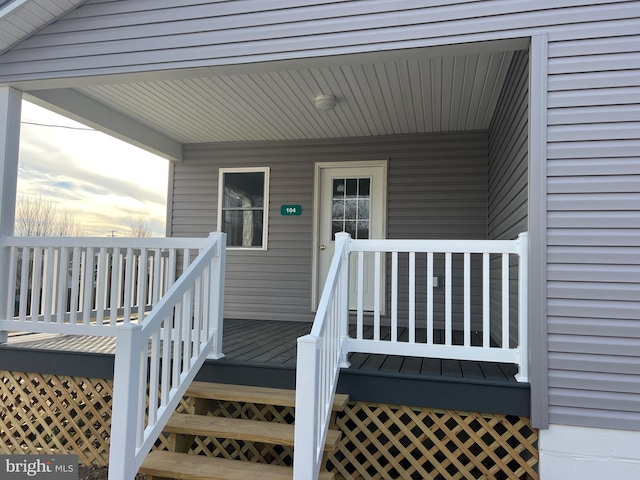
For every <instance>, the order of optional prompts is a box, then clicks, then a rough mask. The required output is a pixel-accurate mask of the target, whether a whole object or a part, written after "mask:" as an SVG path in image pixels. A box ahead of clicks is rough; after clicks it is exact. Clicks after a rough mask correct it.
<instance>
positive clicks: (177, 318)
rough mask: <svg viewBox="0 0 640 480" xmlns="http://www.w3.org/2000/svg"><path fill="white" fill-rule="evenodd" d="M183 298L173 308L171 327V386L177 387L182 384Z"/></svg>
mask: <svg viewBox="0 0 640 480" xmlns="http://www.w3.org/2000/svg"><path fill="white" fill-rule="evenodd" d="M183 300H184V297H182V300H180V301H179V302H176V306H175V307H174V310H173V314H174V317H173V326H172V328H171V330H172V335H171V337H172V338H173V350H172V351H173V358H172V360H173V375H172V378H171V386H172V387H176V386H177V385H179V384H180V366H181V365H182V362H181V356H180V354H181V351H182V302H183Z"/></svg>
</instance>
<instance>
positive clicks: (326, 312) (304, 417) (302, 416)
mask: <svg viewBox="0 0 640 480" xmlns="http://www.w3.org/2000/svg"><path fill="white" fill-rule="evenodd" d="M348 242H349V234H346V233H338V234H337V235H336V248H335V254H334V257H333V260H332V262H331V267H330V268H329V273H328V275H327V281H326V283H325V286H324V289H323V292H322V297H321V300H320V304H319V305H318V310H317V314H316V319H315V321H314V323H313V327H312V329H311V333H310V334H309V335H306V336H304V337H301V338H299V339H298V358H297V369H296V411H295V416H296V421H295V449H294V461H293V478H295V479H296V480H315V479H316V478H318V472H319V471H320V466H321V462H322V456H323V451H324V443H325V438H326V436H327V431H328V427H329V420H330V418H331V409H332V405H333V397H334V395H335V392H336V386H337V385H338V374H339V373H340V368H342V367H348V366H349V364H348V362H347V351H346V343H345V342H346V340H347V335H348V330H347V328H348V323H349V298H348V297H349V250H348V246H349V243H348ZM299 439H304V440H303V441H299Z"/></svg>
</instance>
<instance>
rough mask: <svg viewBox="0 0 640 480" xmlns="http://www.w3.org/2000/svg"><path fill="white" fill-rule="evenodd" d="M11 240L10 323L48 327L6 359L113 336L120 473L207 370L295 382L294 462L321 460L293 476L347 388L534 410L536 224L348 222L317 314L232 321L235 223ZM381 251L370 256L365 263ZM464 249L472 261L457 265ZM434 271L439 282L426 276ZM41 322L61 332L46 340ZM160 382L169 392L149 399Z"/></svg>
mask: <svg viewBox="0 0 640 480" xmlns="http://www.w3.org/2000/svg"><path fill="white" fill-rule="evenodd" d="M4 242H5V243H4V249H3V254H4V255H5V259H6V265H7V266H8V271H9V275H8V277H7V287H6V290H5V292H8V293H9V294H10V295H7V297H5V298H13V297H15V298H16V302H7V303H6V304H5V305H4V306H3V308H2V311H3V312H5V314H6V316H5V319H4V320H2V322H1V323H0V326H1V327H2V329H3V330H4V331H5V332H9V331H26V332H33V333H34V334H35V336H30V335H12V336H11V341H10V342H9V344H8V345H7V346H5V347H3V349H2V353H3V358H5V359H8V358H10V357H11V356H12V355H16V354H18V352H19V351H23V352H24V351H27V352H33V351H34V350H35V351H40V352H41V353H42V352H44V351H45V350H43V349H42V344H41V343H40V342H42V341H45V342H47V341H49V342H54V344H57V347H54V348H53V350H54V351H56V353H55V355H59V353H60V352H59V351H60V350H62V351H64V350H65V349H66V348H68V347H65V345H69V338H68V336H67V335H68V334H72V335H82V336H87V337H85V338H86V340H82V341H80V342H77V341H76V342H74V343H75V346H72V347H71V348H72V349H79V350H80V352H79V353H86V352H85V351H86V350H88V349H91V348H92V344H94V345H95V344H96V342H97V343H98V344H99V345H101V346H100V347H99V349H100V354H102V355H107V356H108V357H111V355H112V353H111V352H112V351H113V348H114V346H115V354H114V355H113V369H114V373H113V378H114V406H113V408H114V416H117V417H118V418H123V417H125V418H129V420H128V421H127V423H126V424H121V423H116V424H115V425H114V427H113V428H114V430H113V438H114V441H113V442H112V451H111V458H112V462H114V463H113V464H112V466H115V467H118V468H117V469H114V471H115V472H118V471H120V473H114V475H121V476H122V475H124V476H125V477H128V476H129V474H130V473H132V472H134V471H136V470H137V468H138V466H139V465H140V462H142V460H143V459H144V457H145V456H146V453H147V452H148V451H149V449H150V448H151V447H152V445H153V444H154V442H155V439H156V438H157V436H158V434H159V433H160V431H161V430H162V428H163V426H164V423H165V422H166V421H167V419H168V418H169V416H170V415H171V413H172V412H173V410H174V409H175V408H176V407H177V406H178V405H179V402H180V400H181V397H182V395H183V394H184V393H185V392H186V391H187V389H188V387H189V384H190V383H191V381H192V380H193V379H195V378H196V375H199V376H200V377H201V378H208V379H209V380H212V379H213V380H215V381H220V380H223V381H231V379H236V381H238V379H240V382H241V383H250V384H251V383H264V382H265V378H271V377H273V378H274V380H273V382H274V383H278V382H284V383H288V385H289V386H295V389H296V396H297V398H296V415H297V417H296V418H297V419H298V420H297V421H296V450H295V452H296V453H295V455H296V458H297V457H298V456H299V455H303V454H304V453H307V455H309V454H310V456H311V458H310V459H309V458H306V457H303V458H302V459H297V460H295V461H294V469H295V468H300V466H303V467H306V466H309V465H310V466H311V467H310V471H303V472H302V473H300V472H298V473H297V474H294V475H296V478H305V477H307V478H315V477H316V476H317V473H318V469H319V468H320V464H321V462H322V456H320V457H318V456H317V455H316V454H315V453H313V452H315V451H316V447H315V446H314V445H317V442H323V440H322V435H323V433H322V432H323V431H324V432H325V434H326V428H327V427H328V421H329V415H330V411H326V410H324V408H323V407H324V406H325V405H327V404H329V405H330V404H331V403H332V400H331V399H332V398H333V396H334V395H335V393H336V390H337V389H344V390H346V391H347V393H350V394H351V393H352V391H353V394H354V395H355V398H361V399H362V400H363V401H372V400H373V399H376V400H377V401H386V402H392V403H398V402H399V403H401V404H406V405H418V406H423V405H425V404H431V406H434V407H436V408H447V409H451V408H464V407H465V406H466V407H467V408H468V409H469V410H473V411H480V410H483V411H489V410H494V411H498V412H500V413H502V414H505V413H510V414H515V413H520V414H522V412H526V411H527V410H528V405H527V399H528V389H527V388H526V385H524V386H522V387H521V386H520V385H519V384H517V383H515V382H514V380H513V379H511V378H509V376H510V375H512V374H513V373H515V371H516V370H519V371H518V375H517V378H518V379H519V380H520V381H521V382H526V372H527V362H526V356H525V355H522V352H523V351H526V331H527V328H526V321H527V315H526V286H527V282H526V279H527V255H526V252H527V241H526V234H523V235H521V236H520V238H519V239H518V240H513V241H490V240H482V241H460V240H458V241H454V240H450V241H433V240H431V241H429V240H426V241H425V240H423V241H419V240H414V241H396V240H352V239H351V238H350V237H349V235H348V234H346V233H338V234H337V235H336V245H335V253H334V255H333V260H332V263H331V267H330V269H329V272H328V274H327V282H326V284H325V287H324V289H323V292H322V295H321V298H320V301H319V306H318V312H317V314H316V319H315V321H314V322H313V324H312V325H310V324H309V323H306V322H276V321H263V322H255V321H247V320H244V321H243V320H228V321H227V322H225V321H224V319H223V298H224V295H223V291H224V284H225V261H224V260H225V256H226V247H225V235H224V234H212V235H211V236H210V238H209V239H206V240H202V239H164V240H163V239H159V240H153V239H151V240H132V239H64V238H60V239H55V238H54V239H47V238H40V239H34V238H13V239H11V238H5V240H4ZM83 244H87V245H89V246H82V245H83ZM145 244H148V246H145ZM192 251H193V253H192ZM195 253H197V256H195V258H194V255H195ZM369 254H370V255H372V256H373V259H372V260H373V265H374V268H373V269H372V270H370V269H369V268H368V267H366V265H365V264H366V263H367V260H366V257H365V255H369ZM401 256H406V261H407V264H406V265H403V266H401V265H402V264H403V262H401V261H399V258H400V257H401ZM422 257H424V258H423V260H425V262H426V263H424V265H423V264H422V262H421V261H419V260H420V259H421V258H422ZM436 257H442V260H443V262H444V264H443V267H444V269H443V276H442V280H441V282H443V283H444V294H443V295H442V296H441V298H439V299H436V296H435V295H434V294H433V292H434V289H435V286H434V278H436V277H434V276H433V272H434V264H435V263H437V262H435V260H434V258H436ZM475 257H477V258H475ZM472 260H473V261H472ZM458 262H460V266H461V270H460V271H458V272H455V271H454V268H453V266H454V265H455V264H456V263H458ZM383 264H384V265H385V268H384V269H383V268H382V265H383ZM387 270H388V272H387ZM423 270H424V271H423ZM383 274H384V275H385V277H386V276H387V274H388V278H389V288H388V291H389V296H390V298H388V299H387V300H388V304H389V307H388V311H387V312H386V313H385V314H384V315H383V308H382V307H381V295H379V294H375V295H374V296H373V297H374V304H373V307H374V309H373V311H367V310H365V308H364V295H365V287H364V286H365V278H366V276H367V275H372V276H373V277H374V278H373V284H374V285H375V286H376V288H375V291H377V292H380V291H382V290H381V289H380V288H379V285H381V284H382V282H383ZM425 274H426V287H427V288H426V291H424V289H423V288H422V287H421V286H420V285H419V283H418V282H417V281H416V279H417V278H420V277H424V275H425ZM474 279H476V280H478V279H480V282H479V283H476V282H475V281H474ZM492 284H497V285H499V286H498V287H495V286H494V287H492ZM351 289H353V291H354V293H353V294H352V293H350V290H351ZM385 290H386V289H385ZM474 291H475V293H474ZM492 292H493V293H494V294H492ZM405 297H406V298H405ZM514 299H515V302H514ZM512 302H514V303H512ZM439 303H441V305H440V307H438V306H437V305H438V304H439ZM476 303H478V305H475V304H476ZM352 304H353V305H355V308H354V309H353V310H351V307H350V305H352ZM496 304H497V305H498V307H496V306H495V305H496ZM454 305H459V306H460V309H459V315H458V314H457V313H456V309H454ZM511 305H514V306H515V307H516V308H515V309H514V310H513V311H515V314H512V308H510V306H511ZM438 311H440V312H441V313H442V318H440V319H438V316H437V315H436V313H437V312H438ZM474 312H481V313H479V314H477V315H476V314H475V313H474ZM423 313H424V318H422V314H423ZM226 323H228V326H227V328H225V324H226ZM225 331H226V334H225V333H223V332H225ZM43 333H48V334H53V335H54V336H53V337H50V338H49V339H45V338H38V335H42V334H43ZM104 337H111V338H112V339H113V341H111V342H104V341H103V338H104ZM225 339H226V344H227V345H226V347H225V344H224V341H225ZM39 343H40V344H39ZM225 348H228V355H227V353H225ZM46 350H47V353H48V354H50V351H51V348H49V349H46ZM407 355H409V356H407ZM226 356H228V357H230V358H227V359H226V360H221V359H222V358H223V357H225V358H226ZM207 357H208V358H209V359H211V360H207ZM294 363H295V368H294ZM500 363H511V364H513V365H514V367H511V368H510V367H501V366H500V365H499V364H500ZM351 364H353V369H351V368H350V367H351ZM347 372H348V373H347ZM351 372H353V373H351ZM265 375H267V377H265ZM294 378H295V381H294ZM292 383H293V385H292ZM147 389H148V392H157V393H156V394H153V393H149V394H148V397H147ZM433 391H436V392H438V393H437V395H435V396H434V395H433V394H432V393H430V392H433ZM376 392H377V393H376ZM385 392H394V393H393V394H392V395H391V396H389V395H388V393H385ZM505 393H508V394H506V395H505ZM461 398H468V399H472V401H470V402H469V403H466V404H465V403H464V402H461ZM498 399H500V400H498ZM505 400H506V401H507V402H504V401H505ZM514 400H515V401H514ZM511 401H513V403H510V402H511ZM310 432H317V435H316V434H311V433H310ZM120 445H124V447H128V448H124V447H120ZM305 446H306V447H307V450H306V451H305V448H304V447H305ZM296 465H298V467H296ZM121 469H126V471H125V472H124V473H123V472H122V470H121ZM312 469H314V470H315V471H313V470H312Z"/></svg>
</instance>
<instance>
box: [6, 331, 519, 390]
mask: <svg viewBox="0 0 640 480" xmlns="http://www.w3.org/2000/svg"><path fill="white" fill-rule="evenodd" d="M310 330H311V324H310V323H303V322H285V321H259V320H234V319H228V320H225V325H224V334H223V344H222V351H223V352H224V354H225V357H224V358H223V359H221V360H219V361H220V362H223V363H224V362H228V363H234V364H257V365H269V366H277V367H284V368H295V365H296V347H297V339H298V338H299V337H301V336H303V335H306V334H308V333H309V332H310ZM372 332H373V329H372V327H371V326H365V327H364V335H363V336H364V337H365V338H372V337H373V334H372ZM350 335H351V336H355V335H356V326H355V325H351V326H350ZM381 336H382V338H384V339H389V338H391V329H390V328H389V327H383V329H382V332H381ZM407 337H408V329H407V328H404V327H400V328H398V341H406V339H407ZM417 337H419V338H422V337H424V338H426V333H425V332H423V331H419V332H417ZM443 337H444V335H443V334H442V332H441V331H438V330H437V331H435V332H434V338H435V339H436V341H442V340H443ZM475 337H476V336H474V337H473V338H472V343H475V342H476V341H477V340H476V338H475ZM460 338H461V337H460V334H456V335H455V336H454V341H457V340H460ZM3 348H23V349H37V350H53V351H67V352H83V353H102V354H114V353H115V339H114V338H104V337H81V336H75V335H59V334H47V333H37V334H25V333H11V334H10V335H9V341H8V343H7V344H6V345H5V346H4V347H3ZM349 362H350V363H351V367H350V368H351V369H353V370H362V371H366V372H380V373H385V374H402V375H414V376H427V377H433V376H444V377H452V378H460V379H484V380H489V381H498V382H507V383H515V382H516V380H515V378H514V375H515V373H516V368H515V366H514V365H506V364H498V363H491V362H471V361H465V362H461V361H458V360H446V359H445V360H442V359H438V358H416V357H402V356H393V355H372V354H366V353H351V354H350V355H349Z"/></svg>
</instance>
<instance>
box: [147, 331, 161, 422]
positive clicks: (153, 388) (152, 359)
mask: <svg viewBox="0 0 640 480" xmlns="http://www.w3.org/2000/svg"><path fill="white" fill-rule="evenodd" d="M159 382H160V331H155V332H153V334H152V335H151V350H150V355H149V420H148V422H149V424H154V423H156V420H157V414H158V392H160V384H159Z"/></svg>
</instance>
